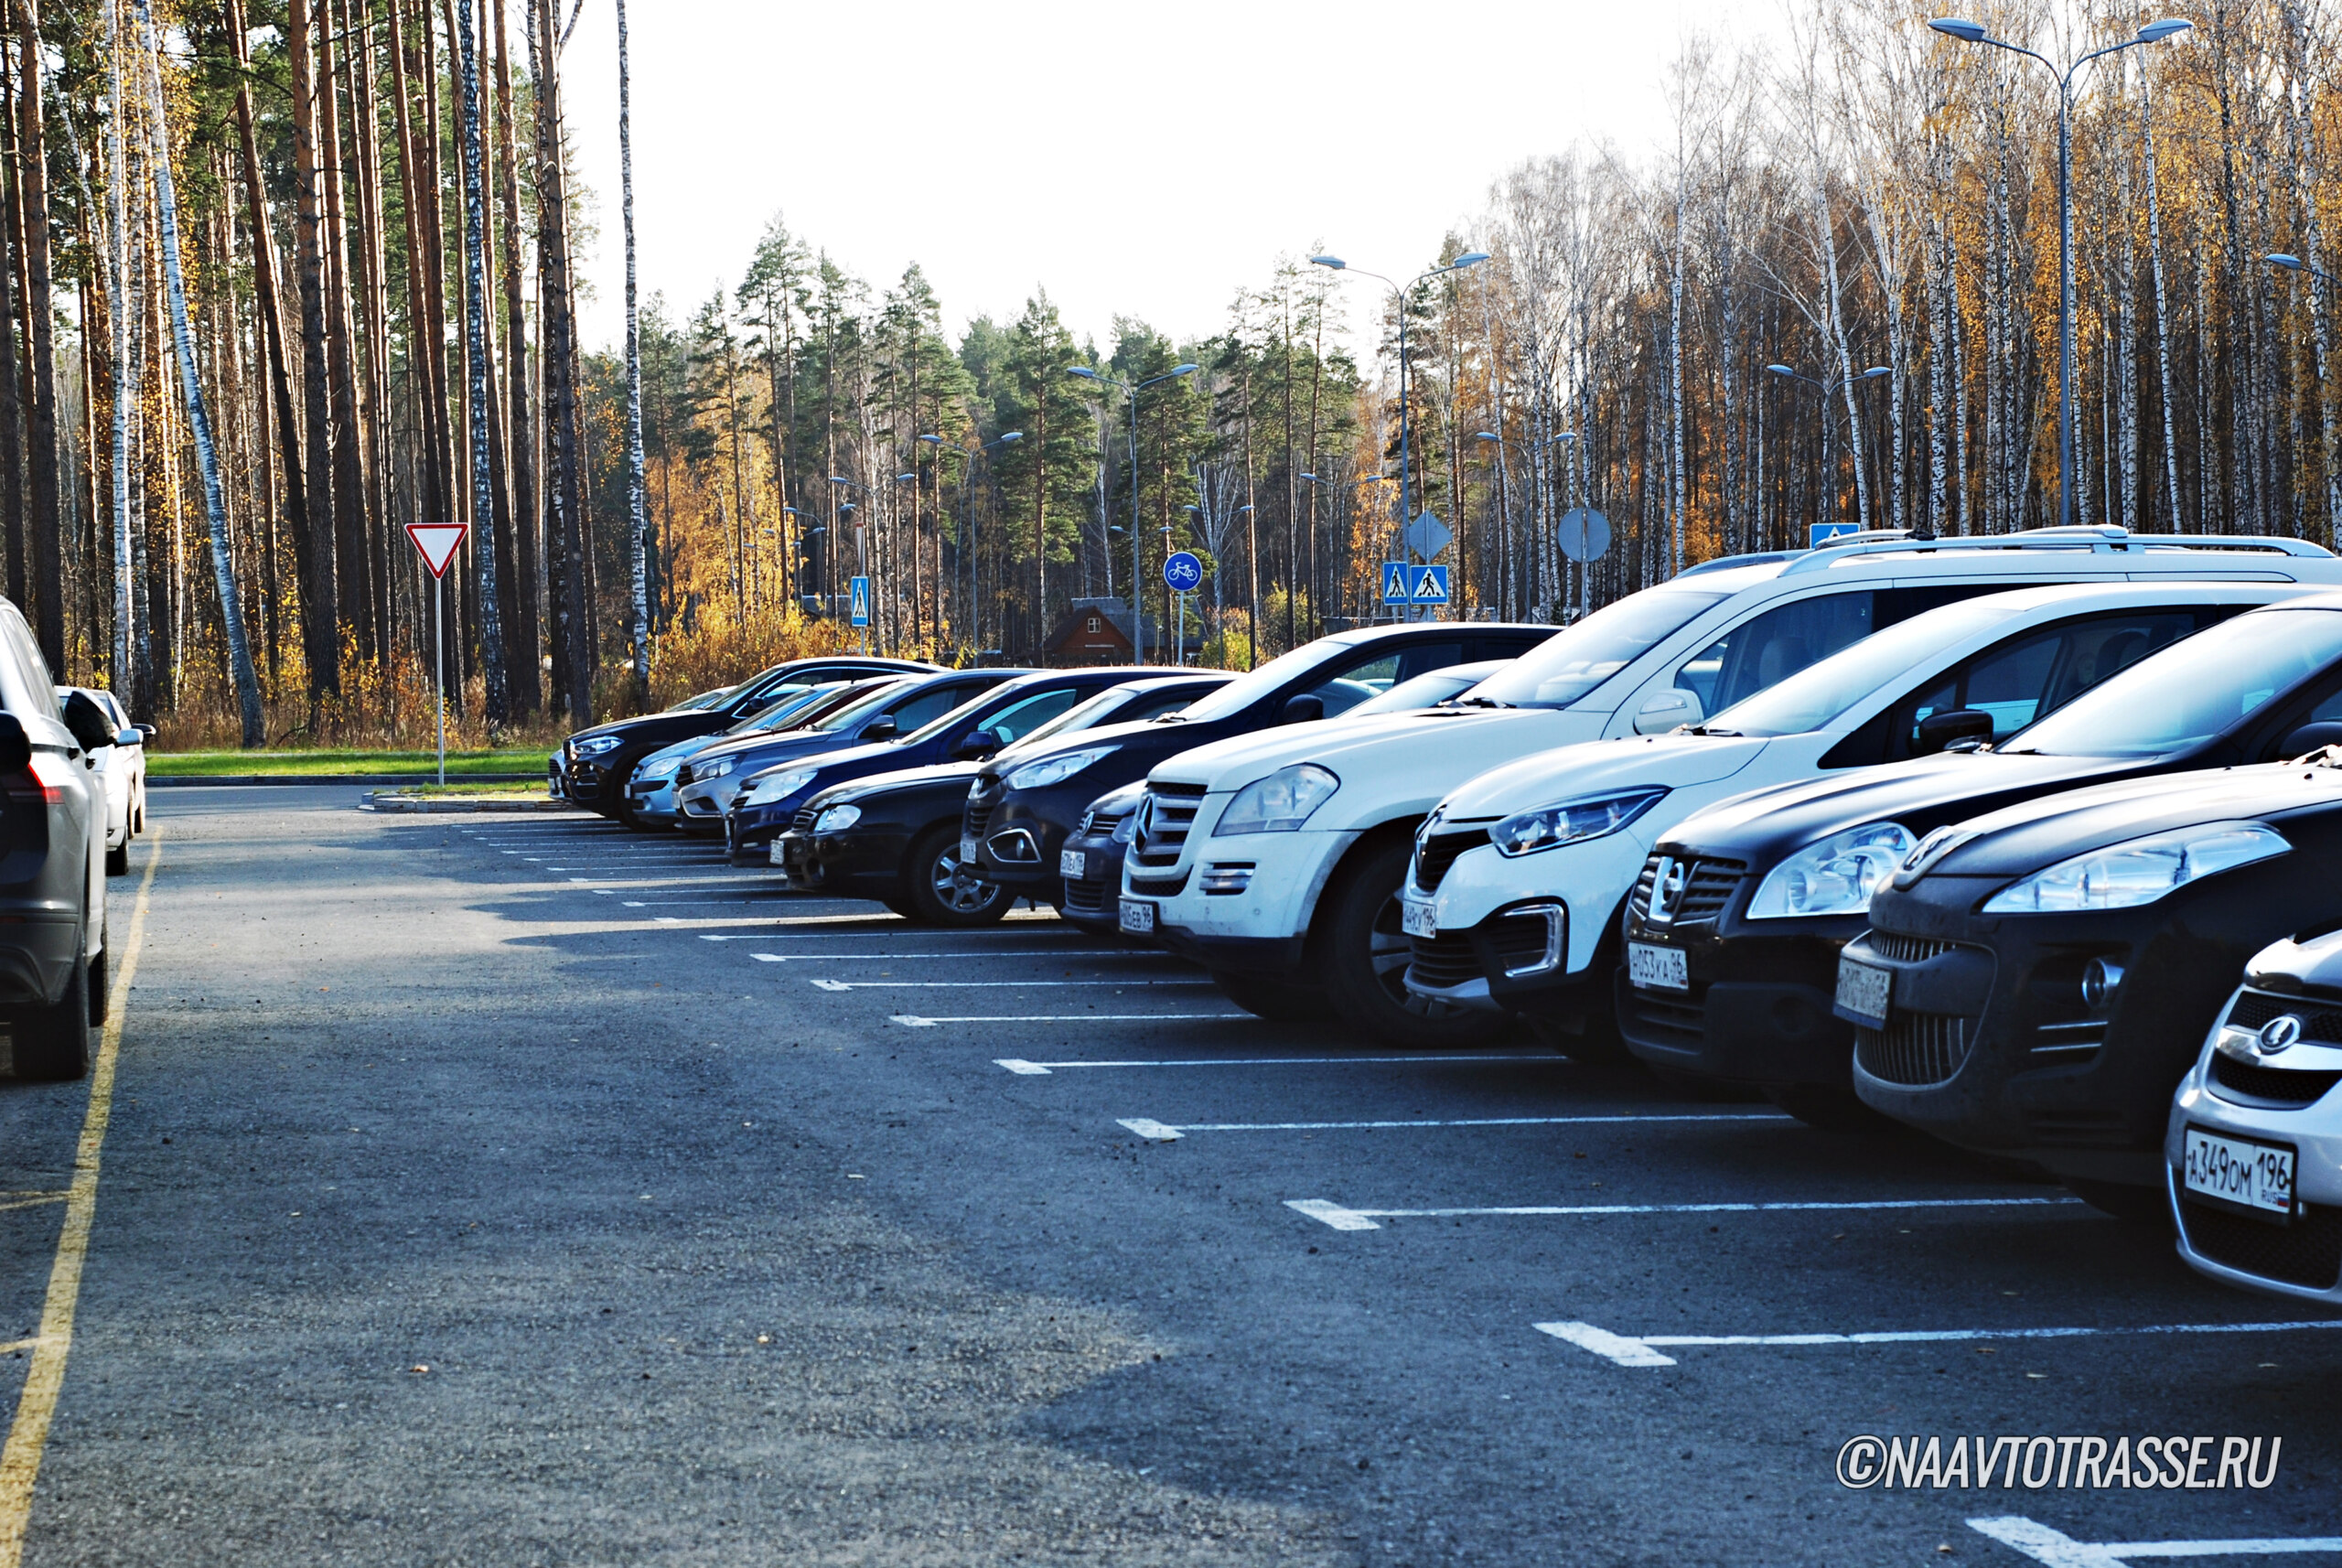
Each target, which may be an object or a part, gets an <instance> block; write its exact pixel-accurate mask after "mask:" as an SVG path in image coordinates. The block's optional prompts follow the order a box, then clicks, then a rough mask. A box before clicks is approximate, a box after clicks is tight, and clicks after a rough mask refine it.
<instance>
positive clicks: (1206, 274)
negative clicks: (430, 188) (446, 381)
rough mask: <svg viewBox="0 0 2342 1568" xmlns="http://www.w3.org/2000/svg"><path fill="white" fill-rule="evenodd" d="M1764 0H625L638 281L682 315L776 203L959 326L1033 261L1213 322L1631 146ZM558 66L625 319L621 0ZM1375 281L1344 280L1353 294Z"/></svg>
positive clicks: (603, 340)
mask: <svg viewBox="0 0 2342 1568" xmlns="http://www.w3.org/2000/svg"><path fill="white" fill-rule="evenodd" d="M562 8H563V11H564V13H566V11H567V10H568V8H569V7H568V4H567V3H565V0H564V3H563V6H562ZM1776 15H1777V13H1776V12H1775V10H1774V8H1773V6H1772V5H1770V4H1769V3H1768V0H1743V3H1742V4H1738V5H1735V4H1731V3H1729V0H1623V3H1622V0H1477V3H1475V4H1472V5H1464V6H1456V7H1454V8H1452V9H1451V8H1448V7H1445V6H1439V5H1400V4H1395V3H1394V0H1355V3H1352V4H1349V5H1330V4H1324V3H1319V4H1302V3H1299V0H1178V3H1176V4H1174V5H1077V4H1071V3H1069V0H993V3H990V4H976V5H943V4H937V3H934V0H901V3H897V4H892V5H884V6H872V7H870V8H868V9H865V8H864V7H863V6H862V5H779V4H774V3H772V0H634V3H633V5H631V7H630V9H629V13H628V40H629V51H630V56H631V63H632V67H633V109H634V114H633V121H634V171H635V220H636V246H637V255H638V260H639V268H640V279H641V289H642V294H643V297H645V298H646V299H647V298H648V297H649V296H650V295H651V294H653V293H660V292H663V293H664V294H665V295H666V296H667V298H668V301H669V303H670V305H671V308H672V310H673V312H674V314H675V315H676V316H678V317H682V316H684V315H687V314H688V312H689V311H690V310H691V309H692V308H693V306H696V305H697V304H699V303H700V302H702V301H704V299H705V298H706V297H707V296H708V295H709V294H710V293H711V292H713V290H714V288H715V287H716V286H717V285H719V284H721V285H725V287H727V288H728V287H729V286H730V285H733V284H735V283H736V282H737V280H738V278H739V276H740V274H741V272H742V271H743V269H744V268H745V267H746V265H747V260H748V256H749V253H750V252H751V250H752V249H753V247H754V245H755V243H756V241H757V235H758V233H759V232H760V231H762V229H763V227H764V224H765V221H766V220H767V219H768V218H769V217H770V216H772V215H773V214H774V213H776V212H778V213H780V214H782V215H783V216H784V217H785V219H786V220H787V221H788V223H789V225H790V228H791V229H792V230H794V231H796V232H797V233H798V234H800V235H801V236H803V237H804V238H806V239H807V240H809V241H810V242H812V243H813V244H815V245H817V246H822V247H826V248H827V249H828V250H829V252H830V253H831V254H832V255H833V257H834V258H835V259H836V260H837V261H838V262H839V263H842V264H843V265H844V266H845V267H846V268H848V269H849V270H850V271H853V272H854V273H856V274H860V275H861V276H862V277H864V278H865V279H866V280H867V281H868V282H869V283H870V284H871V285H873V287H874V288H877V289H883V288H884V287H885V286H886V285H888V284H890V283H892V282H893V281H894V280H895V279H896V278H897V277H898V276H899V275H900V274H901V273H902V270H903V268H904V267H905V266H906V265H907V264H908V263H911V262H913V261H916V262H918V263H919V264H920V265H921V266H923V267H924V268H925V269H926V271H927V275H928V277H929V281H930V282H931V283H932V285H934V287H935V290H936V292H937V294H938V295H940V298H941V300H942V304H943V308H944V313H945V322H946V326H947V328H949V329H950V330H951V331H952V332H954V333H955V334H956V332H957V331H958V329H959V328H960V327H961V326H962V325H963V324H964V323H965V322H966V321H967V320H969V319H970V318H971V317H975V316H979V315H983V314H986V313H989V314H991V315H992V316H993V317H994V318H996V319H1007V318H1010V317H1014V316H1015V314H1016V313H1017V312H1018V310H1020V309H1021V308H1022V306H1023V304H1024V302H1025V300H1026V297H1027V296H1028V295H1031V294H1032V292H1033V291H1034V290H1035V289H1036V288H1037V287H1043V286H1045V287H1047V290H1048V291H1049V294H1050V295H1051V296H1052V297H1054V298H1055V299H1056V300H1057V302H1058V306H1059V307H1060V309H1061V310H1062V312H1063V314H1064V317H1065V319H1066V321H1067V324H1068V325H1069V327H1071V328H1072V329H1073V330H1074V332H1075V333H1076V335H1077V336H1090V337H1094V338H1097V339H1099V341H1100V342H1101V344H1103V343H1106V342H1108V341H1110V336H1109V335H1110V333H1111V329H1112V322H1113V318H1114V317H1115V316H1116V315H1117V314H1121V315H1127V316H1133V317H1140V318H1142V319H1144V320H1145V321H1148V322H1150V323H1152V324H1153V325H1154V326H1155V327H1156V328H1159V329H1161V330H1163V331H1166V332H1167V333H1170V334H1172V335H1173V336H1174V337H1185V336H1188V335H1191V334H1201V333H1208V332H1211V331H1214V330H1217V329H1218V328H1219V327H1220V325H1221V324H1222V322H1223V320H1224V318H1225V316H1226V313H1227V307H1228V305H1229V302H1230V299H1231V298H1232V297H1233V296H1234V294H1235V292H1236V290H1237V289H1238V288H1239V287H1241V286H1243V285H1258V284H1261V283H1263V282H1265V281H1266V280H1267V278H1268V276H1269V274H1270V272H1271V269H1272V268H1273V264H1274V263H1275V259H1276V257H1277V256H1278V255H1279V254H1280V253H1281V252H1283V253H1289V254H1294V255H1301V254H1305V253H1306V252H1308V251H1309V250H1310V249H1311V248H1312V247H1313V246H1314V245H1315V244H1316V243H1318V242H1323V243H1324V245H1325V246H1326V247H1327V249H1328V250H1330V251H1332V252H1334V253H1336V254H1338V255H1340V256H1343V257H1346V258H1347V259H1348V260H1349V261H1350V262H1352V263H1355V264H1356V265H1359V266H1361V267H1370V268H1372V269H1374V270H1376V271H1378V272H1384V273H1390V274H1393V275H1406V274H1407V273H1411V272H1412V271H1414V270H1420V269H1421V268H1422V267H1423V266H1425V265H1427V264H1429V263H1430V262H1431V261H1432V259H1433V258H1434V253H1435V252H1436V250H1437V248H1438V245H1439V242H1440V237H1441V235H1442V234H1443V233H1444V232H1445V231H1448V230H1450V229H1452V228H1456V227H1458V226H1460V225H1462V224H1464V223H1466V222H1467V221H1468V220H1470V219H1471V218H1472V216H1473V215H1474V214H1475V213H1476V212H1477V211H1478V210H1479V209H1480V208H1481V206H1482V204H1483V201H1484V199H1485V196H1486V193H1487V191H1488V186H1489V183H1490V181H1491V180H1493V179H1494V178H1495V177H1497V176H1498V175H1499V174H1500V173H1501V172H1502V171H1503V170H1504V169H1506V168H1507V167H1509V166H1511V165H1512V164H1514V163H1516V162H1518V161H1519V160H1520V159H1521V158H1524V157H1527V156H1532V155H1535V154H1539V153H1549V152H1559V151H1562V150H1563V149H1564V148H1566V147H1567V146H1569V145H1571V144H1572V143H1573V142H1577V141H1581V140H1583V141H1587V142H1595V141H1601V140H1607V141H1609V142H1611V143H1613V144H1615V145H1617V146H1618V147H1619V148H1620V149H1621V150H1623V151H1625V152H1627V153H1628V154H1629V155H1631V156H1636V157H1638V158H1639V157H1642V156H1648V155H1649V152H1650V151H1651V150H1652V149H1653V148H1654V147H1655V146H1656V145H1659V143H1660V142H1661V141H1662V140H1663V139H1664V138H1665V136H1666V106H1665V101H1664V97H1663V95H1662V92H1661V90H1660V81H1661V78H1662V75H1663V73H1664V71H1665V70H1666V68H1667V66H1668V63H1669V62H1670V61H1671V59H1673V58H1674V57H1675V55H1676V53H1677V51H1678V49H1679V48H1680V46H1681V42H1682V40H1683V38H1685V37H1686V36H1687V35H1688V34H1690V33H1692V32H1694V31H1702V30H1704V31H1708V32H1712V33H1718V34H1729V35H1732V36H1735V37H1741V38H1746V37H1749V36H1751V35H1752V33H1761V32H1767V31H1769V30H1770V29H1771V28H1772V27H1773V26H1774V23H1775V17H1776ZM563 70H564V90H565V91H566V93H567V96H568V108H569V115H570V128H571V134H572V138H573V141H574V143H575V147H576V150H577V155H578V159H579V166H578V168H577V171H576V172H577V173H578V174H580V175H581V176H582V177H584V179H585V182H586V183H587V184H588V185H589V186H591V187H592V188H593V192H594V195H595V198H596V202H597V205H598V211H597V213H596V218H597V220H598V222H599V226H600V234H599V238H598V240H597V242H596V245H595V247H594V250H593V252H592V253H591V254H590V255H589V256H588V257H587V258H586V261H585V266H586V274H587V276H588V278H589V279H590V281H591V284H592V286H593V288H594V290H595V295H596V297H595V298H594V299H593V300H592V301H591V302H590V304H589V305H588V306H587V311H586V319H585V341H586V342H587V343H588V344H589V345H591V346H595V347H603V346H615V345H616V344H618V342H620V341H622V339H623V335H624V331H625V315H624V298H625V294H624V285H625V273H624V270H623V269H624V258H625V252H624V251H623V249H622V248H621V244H620V237H619V226H618V47H617V28H616V27H615V24H614V20H613V11H612V5H611V4H610V0H589V3H588V5H586V9H585V16H584V19H583V20H581V21H580V22H579V23H578V25H577V31H576V33H575V36H574V38H572V40H571V43H570V47H569V49H568V51H567V53H566V55H565V56H564V64H563ZM1370 286H1371V285H1369V284H1368V283H1367V282H1366V281H1365V280H1363V279H1361V280H1359V281H1357V282H1355V283H1353V284H1352V285H1349V291H1350V292H1351V293H1352V294H1354V295H1358V297H1359V304H1361V305H1363V304H1364V303H1365V302H1366V301H1367V300H1368V299H1369V298H1370V295H1368V294H1367V293H1366V292H1365V291H1366V290H1367V289H1368V288H1370ZM1359 318H1360V319H1361V320H1363V319H1364V318H1365V317H1363V316H1361V317H1359Z"/></svg>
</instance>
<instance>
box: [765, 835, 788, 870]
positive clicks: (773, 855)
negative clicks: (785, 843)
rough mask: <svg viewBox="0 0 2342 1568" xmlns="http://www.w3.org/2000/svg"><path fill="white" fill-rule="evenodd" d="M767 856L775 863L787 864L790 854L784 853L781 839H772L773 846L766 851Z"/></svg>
mask: <svg viewBox="0 0 2342 1568" xmlns="http://www.w3.org/2000/svg"><path fill="white" fill-rule="evenodd" d="M765 858H766V859H767V860H769V861H771V862H772V863H773V864H774V865H788V864H789V856H788V855H787V854H784V853H782V851H781V847H780V841H779V839H775V840H773V841H772V848H771V849H769V850H768V851H767V852H766V854H765Z"/></svg>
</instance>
